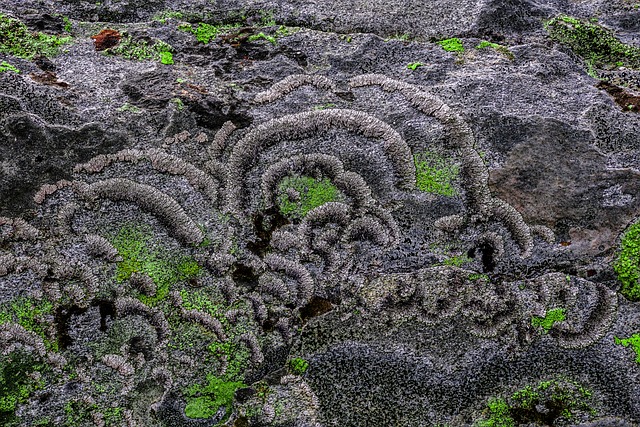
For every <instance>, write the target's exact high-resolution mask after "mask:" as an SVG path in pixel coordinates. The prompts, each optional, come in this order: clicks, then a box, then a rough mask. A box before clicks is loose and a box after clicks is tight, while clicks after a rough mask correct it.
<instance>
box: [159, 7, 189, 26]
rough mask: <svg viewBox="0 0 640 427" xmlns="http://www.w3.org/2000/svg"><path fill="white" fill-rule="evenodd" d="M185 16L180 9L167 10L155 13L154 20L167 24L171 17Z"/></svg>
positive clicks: (179, 17)
mask: <svg viewBox="0 0 640 427" xmlns="http://www.w3.org/2000/svg"><path fill="white" fill-rule="evenodd" d="M183 17H184V14H183V13H182V12H180V11H173V10H165V11H163V12H159V13H157V14H155V15H154V16H153V18H152V19H153V20H154V21H158V22H161V23H162V24H166V23H167V20H169V19H182V18H183Z"/></svg>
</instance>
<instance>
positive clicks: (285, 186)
mask: <svg viewBox="0 0 640 427" xmlns="http://www.w3.org/2000/svg"><path fill="white" fill-rule="evenodd" d="M278 193H279V194H278V197H277V201H278V206H279V208H280V212H282V214H283V215H284V216H286V217H289V218H298V219H300V218H304V217H305V216H306V215H307V213H309V211H310V210H312V209H315V208H317V207H318V206H321V205H323V204H325V203H327V202H335V201H338V200H340V199H342V194H341V193H340V190H338V188H337V187H336V186H335V185H333V184H332V183H331V181H330V180H329V179H328V178H322V179H315V178H312V177H309V176H288V177H286V178H284V179H283V180H282V181H281V182H280V186H279V188H278Z"/></svg>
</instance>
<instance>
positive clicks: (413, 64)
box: [407, 62, 424, 71]
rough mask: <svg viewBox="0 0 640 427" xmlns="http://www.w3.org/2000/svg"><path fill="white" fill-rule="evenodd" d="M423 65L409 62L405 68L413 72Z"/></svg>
mask: <svg viewBox="0 0 640 427" xmlns="http://www.w3.org/2000/svg"><path fill="white" fill-rule="evenodd" d="M423 65H424V64H423V63H422V62H411V63H409V64H407V68H408V69H410V70H412V71H415V70H416V69H417V68H418V67H422V66H423Z"/></svg>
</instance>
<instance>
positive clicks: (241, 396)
mask: <svg viewBox="0 0 640 427" xmlns="http://www.w3.org/2000/svg"><path fill="white" fill-rule="evenodd" d="M255 394H256V389H255V388H253V387H244V388H239V389H237V390H236V394H235V398H236V400H237V401H238V402H240V403H245V402H247V401H248V400H249V399H251V398H252V397H253V396H254V395H255Z"/></svg>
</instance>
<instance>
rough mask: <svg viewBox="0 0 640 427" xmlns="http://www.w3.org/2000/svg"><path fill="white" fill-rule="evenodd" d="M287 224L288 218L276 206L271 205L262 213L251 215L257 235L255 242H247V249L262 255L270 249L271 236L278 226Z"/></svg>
mask: <svg viewBox="0 0 640 427" xmlns="http://www.w3.org/2000/svg"><path fill="white" fill-rule="evenodd" d="M287 224H289V220H288V219H287V218H286V217H285V216H284V215H282V213H281V212H280V210H279V209H278V208H277V207H272V208H270V209H268V210H266V211H265V212H264V213H259V214H257V215H254V216H253V227H254V229H255V232H256V236H257V237H258V239H257V241H255V242H248V243H247V249H249V250H250V251H251V252H252V253H254V254H256V255H258V256H260V257H262V256H264V255H265V254H266V253H267V252H268V251H269V249H271V246H270V243H271V236H272V235H273V232H274V231H275V230H277V229H278V228H280V227H282V226H285V225H287Z"/></svg>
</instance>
